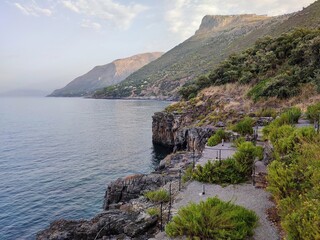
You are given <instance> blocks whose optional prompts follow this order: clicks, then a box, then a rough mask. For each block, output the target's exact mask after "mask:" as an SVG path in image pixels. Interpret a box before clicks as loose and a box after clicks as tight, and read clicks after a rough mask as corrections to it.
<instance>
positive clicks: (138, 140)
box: [0, 97, 170, 240]
mask: <svg viewBox="0 0 320 240" xmlns="http://www.w3.org/2000/svg"><path fill="white" fill-rule="evenodd" d="M168 104H170V103H169V102H162V101H147V100H96V99H84V98H46V97H42V98H0V239H1V240H11V239H12V240H13V239H14V240H16V239H27V240H28V239H35V237H36V233H37V232H38V231H40V230H43V229H44V228H46V227H48V226H49V224H50V223H51V222H52V221H54V220H57V219H60V218H64V219H75V220H76V219H89V218H91V217H93V216H94V215H95V214H97V213H99V212H101V211H102V206H103V198H104V194H105V190H106V187H107V184H108V183H110V182H111V181H114V180H116V179H117V178H119V177H123V176H126V175H130V174H137V173H148V172H150V171H152V170H153V169H154V168H155V166H156V165H157V164H158V163H159V161H160V160H161V159H162V158H163V157H165V155H166V154H168V152H167V151H166V150H165V149H159V148H155V147H154V146H153V145H152V115H153V113H154V112H157V111H161V110H163V109H164V108H165V107H166V106H167V105H168Z"/></svg>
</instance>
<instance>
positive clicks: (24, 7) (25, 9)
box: [14, 1, 52, 17]
mask: <svg viewBox="0 0 320 240" xmlns="http://www.w3.org/2000/svg"><path fill="white" fill-rule="evenodd" d="M14 6H15V7H16V8H18V9H19V10H20V11H21V12H22V13H23V14H24V15H27V16H34V17H39V16H47V17H50V16H51V15H52V11H51V10H50V9H48V8H41V7H39V5H38V4H37V2H36V1H31V2H30V3H29V4H21V3H17V2H16V3H14Z"/></svg>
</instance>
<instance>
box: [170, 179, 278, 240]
mask: <svg viewBox="0 0 320 240" xmlns="http://www.w3.org/2000/svg"><path fill="white" fill-rule="evenodd" d="M203 185H204V186H205V195H200V193H201V192H202V189H203ZM208 197H218V198H219V199H221V200H223V201H230V200H231V201H234V203H235V204H237V205H240V206H243V207H245V208H247V209H251V210H253V211H254V212H256V214H257V215H258V216H259V225H258V227H257V228H256V229H255V233H254V236H253V239H256V240H269V239H270V240H277V239H280V237H279V234H278V231H277V229H276V227H275V226H274V225H273V224H272V223H271V222H270V221H269V220H268V219H267V215H266V210H267V209H268V208H270V207H272V206H273V203H272V202H271V201H270V200H269V197H270V194H269V193H268V192H266V191H264V190H263V189H258V188H255V187H254V186H252V185H251V184H241V185H229V186H227V187H221V186H220V185H215V184H202V183H199V182H196V181H194V182H191V183H190V184H189V185H188V186H187V188H186V189H185V190H184V191H183V192H180V194H179V195H178V196H177V198H176V201H175V203H174V204H173V206H172V207H173V211H172V212H173V213H175V212H176V211H177V209H179V208H180V207H182V206H185V205H187V204H188V203H189V202H195V203H198V202H200V201H201V200H205V199H207V198H208Z"/></svg>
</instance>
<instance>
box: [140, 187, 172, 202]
mask: <svg viewBox="0 0 320 240" xmlns="http://www.w3.org/2000/svg"><path fill="white" fill-rule="evenodd" d="M144 196H145V197H146V198H147V199H148V200H150V201H152V202H168V201H169V200H170V196H169V193H168V192H167V191H166V190H164V189H159V190H155V191H150V192H146V193H145V194H144Z"/></svg>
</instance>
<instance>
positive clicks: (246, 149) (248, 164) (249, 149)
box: [233, 142, 263, 177]
mask: <svg viewBox="0 0 320 240" xmlns="http://www.w3.org/2000/svg"><path fill="white" fill-rule="evenodd" d="M262 157H263V149H261V147H256V146H254V145H253V143H252V142H243V143H241V144H240V145H239V147H238V148H237V152H236V153H235V154H234V155H233V158H234V160H235V167H236V168H237V170H238V171H239V172H240V173H241V174H242V175H245V176H247V177H249V176H250V175H251V173H252V164H253V162H254V160H255V158H258V159H262Z"/></svg>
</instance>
